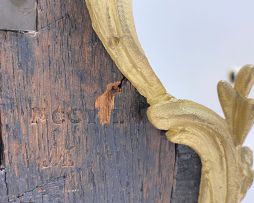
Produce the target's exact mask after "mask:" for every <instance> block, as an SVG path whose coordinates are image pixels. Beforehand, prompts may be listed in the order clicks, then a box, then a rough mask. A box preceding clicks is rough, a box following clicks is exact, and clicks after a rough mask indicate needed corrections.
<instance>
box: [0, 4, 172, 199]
mask: <svg viewBox="0 0 254 203" xmlns="http://www.w3.org/2000/svg"><path fill="white" fill-rule="evenodd" d="M38 2H39V4H38V33H37V34H36V35H31V34H21V33H13V32H4V31H1V32H0V82H1V83H0V87H1V88H0V96H1V102H0V104H1V105H0V108H1V123H2V124H1V138H2V139H0V140H2V144H0V149H1V153H2V156H0V157H2V158H1V164H2V165H3V167H1V171H0V202H1V203H2V202H3V203H5V202H36V203H37V202H39V203H40V202H54V203H55V202H70V203H72V202H73V203H76V202H85V203H90V202H94V203H104V202H115V203H119V202H145V203H147V202H148V203H149V202H170V198H171V196H172V187H173V176H174V169H175V145H174V144H172V143H170V142H168V141H167V140H166V138H165V136H164V132H160V131H158V130H156V129H155V128H153V127H152V126H151V124H150V123H149V122H148V121H147V118H146V109H147V104H146V101H145V100H144V98H143V97H141V96H140V95H139V94H138V93H137V91H136V90H135V89H134V88H133V87H132V85H130V83H129V82H128V81H125V82H123V84H122V85H121V89H122V90H121V93H119V94H118V95H117V96H116V97H115V107H114V109H113V111H112V115H111V120H110V124H109V125H104V126H102V125H100V124H99V121H98V115H97V113H98V112H97V110H96V109H95V101H96V99H97V98H98V97H99V96H100V95H102V94H103V93H104V92H105V90H106V88H107V85H108V84H110V83H114V82H117V81H121V80H122V79H123V76H122V75H121V74H120V72H119V71H118V69H117V68H116V66H115V65H114V63H113V62H112V60H111V59H110V57H109V56H108V54H107V53H106V51H105V49H104V48H103V46H102V44H101V42H100V41H99V39H98V37H97V36H96V34H95V33H94V32H93V30H92V26H91V22H90V18H89V15H88V12H87V9H86V7H85V3H84V1H83V0H71V1H67V0H66V1H60V0H45V1H38ZM1 153H0V154H1Z"/></svg>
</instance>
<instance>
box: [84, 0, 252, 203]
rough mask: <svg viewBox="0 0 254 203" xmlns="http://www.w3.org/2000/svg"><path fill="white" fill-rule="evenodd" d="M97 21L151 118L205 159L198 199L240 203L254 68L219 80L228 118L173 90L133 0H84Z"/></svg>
mask: <svg viewBox="0 0 254 203" xmlns="http://www.w3.org/2000/svg"><path fill="white" fill-rule="evenodd" d="M85 1H86V4H87V7H88V10H89V13H90V16H91V19H92V25H93V28H94V30H95V32H96V33H97V35H98V36H99V38H100V40H101V41H102V43H103V45H104V46H105V48H106V50H107V51H108V53H109V54H110V56H111V57H112V59H113V61H114V62H115V63H116V65H117V67H118V68H119V70H120V71H121V72H122V73H123V75H124V76H125V77H126V78H127V79H128V80H129V81H130V82H131V83H132V85H133V86H134V87H135V88H136V89H137V90H138V91H139V93H140V94H142V95H143V96H145V97H146V98H147V101H148V103H149V104H150V107H149V108H148V112H147V115H148V118H149V120H150V122H151V123H152V124H153V125H154V126H155V127H156V128H158V129H161V130H166V131H167V133H166V136H167V138H168V139H169V140H170V141H172V142H174V143H179V144H183V145H188V146H189V147H191V148H192V149H193V150H195V151H196V152H197V153H198V155H199V156H200V158H201V162H202V175H201V183H200V192H199V200H198V202H199V203H238V202H240V201H241V200H242V199H243V197H244V196H245V194H246V192H247V190H248V189H249V187H250V186H251V184H252V182H253V171H252V159H253V158H252V151H251V150H250V149H249V148H247V147H243V146H242V145H243V141H244V139H245V137H246V135H247V133H248V132H249V130H250V128H251V126H252V124H253V121H254V112H253V111H254V100H252V99H249V98H247V96H248V94H249V91H250V88H251V87H252V85H253V82H254V67H253V66H252V65H246V66H244V67H243V68H242V69H241V71H240V72H239V74H238V76H237V79H236V82H235V86H234V87H232V86H231V85H230V84H229V83H227V82H223V81H222V82H219V84H218V94H219V100H220V103H221V106H222V108H223V111H224V114H225V119H224V118H222V117H220V116H219V115H218V114H216V113H215V112H213V111H212V110H210V109H208V108H206V107H204V106H202V105H200V104H197V103H195V102H192V101H188V100H178V99H176V98H175V97H173V96H171V95H170V94H168V93H167V92H166V90H165V88H164V86H163V85H162V83H161V82H160V80H159V79H158V77H157V76H156V74H155V73H154V71H153V69H152V67H151V66H150V64H149V62H148V60H147V58H146V56H145V54H144V51H143V49H142V48H141V45H140V43H139V41H138V37H137V34H136V30H135V25H134V19H133V14H132V1H131V0H85Z"/></svg>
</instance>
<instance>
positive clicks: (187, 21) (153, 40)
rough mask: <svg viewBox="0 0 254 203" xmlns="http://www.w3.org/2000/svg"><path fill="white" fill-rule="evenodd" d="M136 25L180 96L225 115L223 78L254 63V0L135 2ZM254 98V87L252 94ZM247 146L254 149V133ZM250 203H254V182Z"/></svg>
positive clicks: (164, 79)
mask: <svg viewBox="0 0 254 203" xmlns="http://www.w3.org/2000/svg"><path fill="white" fill-rule="evenodd" d="M133 4H134V5H133V6H134V17H135V21H136V28H137V31H138V36H139V39H140V41H141V44H142V46H143V48H144V50H145V52H146V55H147V57H148V59H149V61H150V63H151V65H152V67H153V68H154V70H155V72H156V73H157V75H158V76H159V78H160V79H161V81H162V82H163V84H164V85H165V87H166V88H167V90H168V92H169V93H170V94H172V95H174V96H176V97H177V98H184V99H191V100H194V101H196V102H198V103H201V104H203V105H205V106H208V107H209V108H211V109H213V110H214V111H216V112H217V113H219V114H221V115H222V110H221V108H220V105H219V101H218V96H217V91H216V89H217V82H218V81H219V80H227V79H228V77H227V76H228V72H229V71H230V70H231V69H234V68H237V67H241V66H243V65H245V64H254V1H253V0H209V1H208V0H206V1H204V0H192V1H183V0H133ZM250 96H252V97H253V98H254V91H252V93H251V95H250ZM245 145H247V146H249V147H251V148H252V150H254V131H252V132H251V133H250V134H249V136H248V138H247V140H246V142H245ZM243 202H244V203H253V202H254V186H253V187H252V188H251V189H250V190H249V192H248V194H247V196H246V198H245V199H244V200H243Z"/></svg>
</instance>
